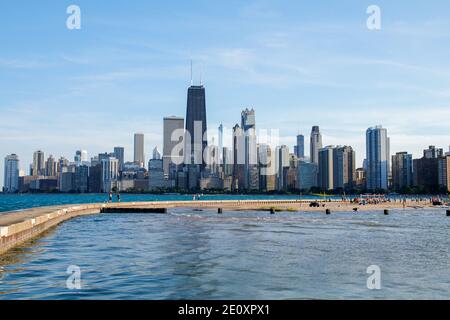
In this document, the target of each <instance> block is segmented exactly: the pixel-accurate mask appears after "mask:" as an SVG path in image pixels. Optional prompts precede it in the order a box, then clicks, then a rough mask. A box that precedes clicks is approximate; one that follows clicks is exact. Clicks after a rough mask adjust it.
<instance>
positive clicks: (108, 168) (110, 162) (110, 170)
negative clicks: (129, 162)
mask: <svg viewBox="0 0 450 320" xmlns="http://www.w3.org/2000/svg"><path fill="white" fill-rule="evenodd" d="M118 177H119V160H117V159H116V158H114V157H108V158H106V159H102V189H103V192H111V191H113V188H114V187H116V184H117V179H118Z"/></svg>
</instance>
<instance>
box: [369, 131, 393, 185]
mask: <svg viewBox="0 0 450 320" xmlns="http://www.w3.org/2000/svg"><path fill="white" fill-rule="evenodd" d="M366 159H367V172H366V180H367V189H368V190H372V191H375V190H379V189H382V190H387V189H388V186H389V185H388V180H389V170H390V141H389V138H388V136H387V130H386V129H385V128H383V127H382V126H376V127H372V128H369V129H367V132H366Z"/></svg>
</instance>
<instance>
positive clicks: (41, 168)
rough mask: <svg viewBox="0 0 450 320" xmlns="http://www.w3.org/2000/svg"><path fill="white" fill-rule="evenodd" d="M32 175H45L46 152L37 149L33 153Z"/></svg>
mask: <svg viewBox="0 0 450 320" xmlns="http://www.w3.org/2000/svg"><path fill="white" fill-rule="evenodd" d="M31 171H32V173H31V175H32V176H44V175H45V159H44V152H43V151H41V150H38V151H36V152H35V153H34V154H33V164H32V169H31Z"/></svg>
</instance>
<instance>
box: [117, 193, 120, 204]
mask: <svg viewBox="0 0 450 320" xmlns="http://www.w3.org/2000/svg"><path fill="white" fill-rule="evenodd" d="M117 202H120V193H117Z"/></svg>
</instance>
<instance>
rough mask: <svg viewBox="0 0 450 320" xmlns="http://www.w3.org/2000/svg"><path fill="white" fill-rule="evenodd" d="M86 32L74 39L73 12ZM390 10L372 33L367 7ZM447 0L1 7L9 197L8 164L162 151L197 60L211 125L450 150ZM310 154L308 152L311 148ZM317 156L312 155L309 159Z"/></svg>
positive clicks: (327, 141)
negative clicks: (39, 156) (74, 9)
mask: <svg viewBox="0 0 450 320" xmlns="http://www.w3.org/2000/svg"><path fill="white" fill-rule="evenodd" d="M72 4H75V5H78V6H79V7H80V9H81V29H80V30H69V29H68V28H67V27H66V20H67V18H68V17H69V15H68V14H67V13H66V10H67V7H68V6H69V5H72ZM369 5H377V6H379V8H380V10H381V29H380V30H369V29H368V28H367V25H366V21H367V19H368V17H369V14H367V12H366V10H367V8H368V6H369ZM449 17H450V2H448V1H447V0H434V1H433V0H432V1H421V0H418V1H414V2H411V1H405V0H397V1H378V0H371V1H362V0H359V1H357V0H342V1H324V0H317V1H301V0H292V1H280V0H277V1H266V0H259V1H245V0H227V1H211V0H189V1H181V0H178V1H170V0H168V1H148V0H145V1H144V0H129V1H119V0H117V1H107V0H96V1H88V0H72V1H53V0H39V1H33V2H31V1H25V0H14V1H12V0H2V1H1V4H0V167H1V168H2V169H1V170H0V187H1V186H2V185H3V161H4V157H5V156H6V155H8V154H11V153H16V154H18V155H19V157H20V166H21V168H22V169H23V170H27V171H28V167H29V164H30V163H31V161H32V155H33V152H34V151H36V150H38V149H41V150H43V151H44V152H45V153H46V157H47V156H48V155H50V154H52V155H54V156H55V157H60V156H64V157H66V158H68V159H69V160H72V159H73V156H74V154H75V151H76V150H81V149H83V150H87V151H88V152H89V155H90V156H93V155H95V154H98V153H99V152H105V151H108V152H111V151H112V149H113V147H114V146H116V145H120V146H124V147H125V158H126V160H132V155H133V150H132V148H133V133H135V132H143V133H145V152H146V158H147V159H148V158H149V157H150V155H151V152H152V149H153V148H154V147H155V146H158V147H159V149H160V150H161V149H162V138H163V137H162V125H163V121H162V119H163V117H164V116H169V115H177V116H183V117H184V116H185V113H186V94H187V93H186V91H187V87H188V86H189V85H190V61H191V60H192V61H193V66H194V68H193V70H194V72H193V78H194V82H195V83H199V82H200V78H201V79H202V81H203V84H204V85H205V87H206V99H207V101H206V103H207V118H208V126H209V128H216V127H217V126H218V125H219V124H220V123H223V124H224V126H225V127H227V128H231V127H232V126H233V125H234V124H235V123H238V122H239V121H240V112H241V110H243V109H244V108H247V107H253V108H254V109H255V111H256V121H257V128H259V129H268V130H270V129H278V130H279V132H280V135H281V140H280V141H281V143H284V144H287V145H288V146H289V147H291V148H292V146H293V144H294V142H295V136H296V134H298V133H299V132H301V133H303V134H305V136H306V141H308V140H309V134H310V131H311V127H312V126H313V125H319V126H320V128H321V131H322V134H323V143H324V145H351V146H352V147H353V148H354V149H355V151H356V156H357V159H358V162H357V166H360V165H361V163H362V160H363V159H364V154H365V130H366V129H367V128H368V127H371V126H374V125H383V126H384V127H386V128H387V129H388V135H389V136H390V138H391V153H395V152H399V151H408V152H410V153H413V155H414V156H415V157H420V156H421V154H422V150H423V149H425V148H426V147H427V146H428V145H436V146H439V147H441V148H444V149H445V150H448V148H449V145H450V59H449V57H450V19H449ZM306 150H309V144H308V143H307V144H306ZM307 153H308V152H307Z"/></svg>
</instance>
